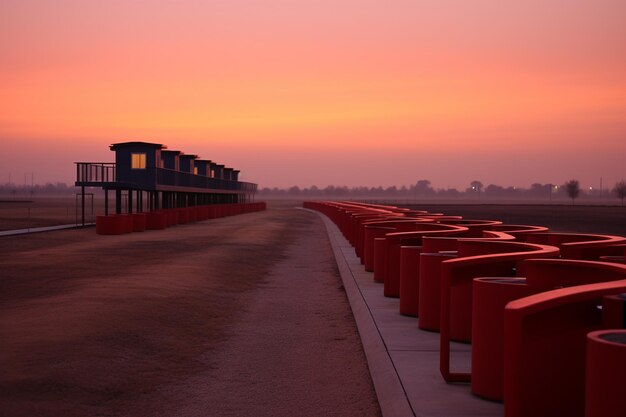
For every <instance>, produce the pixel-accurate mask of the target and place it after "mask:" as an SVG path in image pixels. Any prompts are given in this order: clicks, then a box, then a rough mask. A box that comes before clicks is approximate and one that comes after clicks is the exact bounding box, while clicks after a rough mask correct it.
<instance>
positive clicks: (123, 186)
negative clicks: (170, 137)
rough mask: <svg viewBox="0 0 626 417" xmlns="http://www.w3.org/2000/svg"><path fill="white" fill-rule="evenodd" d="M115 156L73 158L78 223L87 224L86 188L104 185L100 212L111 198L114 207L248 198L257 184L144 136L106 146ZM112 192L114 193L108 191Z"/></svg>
mask: <svg viewBox="0 0 626 417" xmlns="http://www.w3.org/2000/svg"><path fill="white" fill-rule="evenodd" d="M110 149H111V150H112V151H113V152H115V162H114V163H107V162H76V186H78V187H81V197H82V198H81V201H82V204H81V206H82V224H83V225H84V224H85V188H86V187H102V188H103V189H104V199H105V203H104V212H105V215H108V214H109V199H110V198H111V197H114V198H115V213H116V214H123V213H133V212H145V211H156V210H160V209H170V208H182V207H193V206H205V205H212V204H236V203H250V202H253V200H254V195H255V193H256V192H257V185H256V184H253V183H249V182H243V181H239V171H238V170H236V169H233V168H228V167H226V166H224V165H220V164H217V163H216V162H213V161H210V160H205V159H200V158H199V157H198V155H193V154H185V153H183V152H180V151H175V150H168V149H167V147H166V146H164V145H162V144H158V143H148V142H122V143H115V144H113V145H111V146H110ZM110 194H113V196H111V195H110Z"/></svg>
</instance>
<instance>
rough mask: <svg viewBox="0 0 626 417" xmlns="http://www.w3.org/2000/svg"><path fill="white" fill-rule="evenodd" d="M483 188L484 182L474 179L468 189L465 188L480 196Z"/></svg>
mask: <svg viewBox="0 0 626 417" xmlns="http://www.w3.org/2000/svg"><path fill="white" fill-rule="evenodd" d="M482 190H483V183H482V182H480V181H478V180H474V181H472V182H470V186H469V188H468V189H467V190H465V191H466V192H467V193H468V194H476V195H477V196H478V197H480V192H481V191H482Z"/></svg>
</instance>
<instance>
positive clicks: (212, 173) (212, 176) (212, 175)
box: [211, 170, 215, 178]
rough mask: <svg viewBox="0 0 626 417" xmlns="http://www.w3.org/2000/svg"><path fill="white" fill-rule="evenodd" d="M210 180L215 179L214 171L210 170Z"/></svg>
mask: <svg viewBox="0 0 626 417" xmlns="http://www.w3.org/2000/svg"><path fill="white" fill-rule="evenodd" d="M211 178H215V171H214V170H211Z"/></svg>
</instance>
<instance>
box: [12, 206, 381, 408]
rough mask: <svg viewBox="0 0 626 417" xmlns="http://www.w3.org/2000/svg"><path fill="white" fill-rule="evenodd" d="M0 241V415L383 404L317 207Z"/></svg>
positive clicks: (276, 209)
mask: <svg viewBox="0 0 626 417" xmlns="http://www.w3.org/2000/svg"><path fill="white" fill-rule="evenodd" d="M288 206H289V204H286V205H283V206H282V207H277V208H275V209H273V210H268V211H265V212H258V213H251V214H246V215H242V216H235V217H229V218H223V219H216V220H210V221H206V222H201V223H195V224H190V225H181V226H177V227H174V228H170V229H167V230H163V231H149V232H145V233H133V234H128V235H121V236H98V235H96V234H95V232H94V229H93V228H89V229H82V230H67V231H57V232H49V233H39V234H31V235H21V236H13V237H4V238H0V265H2V274H1V279H0V340H2V343H1V344H0V369H2V372H1V374H0V415H2V416H5V415H6V416H69V417H71V416H138V415H143V416H176V415H180V416H207V415H226V416H228V415H232V416H239V415H254V416H263V415H266V416H292V415H300V416H318V415H337V416H348V415H355V416H361V415H368V416H369V415H374V416H375V415H379V414H380V410H379V408H378V404H377V402H376V396H375V393H374V390H373V387H372V383H371V379H370V376H369V372H368V369H367V365H366V360H365V357H364V354H363V351H362V347H361V343H360V340H359V336H358V332H357V330H356V327H355V324H354V320H353V317H352V314H351V311H350V307H349V305H348V302H347V300H346V296H345V292H344V290H343V287H342V285H341V281H340V278H339V276H338V273H337V267H336V263H335V260H334V257H333V254H332V251H331V249H330V247H329V243H328V237H327V235H326V232H325V229H324V227H323V225H322V223H321V221H320V219H319V218H318V216H317V215H315V214H311V213H307V212H305V211H301V210H296V209H294V208H290V207H288Z"/></svg>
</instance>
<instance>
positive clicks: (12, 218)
mask: <svg viewBox="0 0 626 417" xmlns="http://www.w3.org/2000/svg"><path fill="white" fill-rule="evenodd" d="M113 204H114V202H113V199H111V200H110V201H109V205H110V207H109V210H110V212H113V210H114V207H113ZM297 205H301V202H299V201H296V200H271V201H268V206H269V207H274V208H281V207H294V206H297ZM85 212H86V222H87V223H90V222H93V221H94V219H95V216H97V215H102V214H104V198H103V197H101V196H95V197H94V198H93V211H92V199H91V197H88V198H87V199H86V210H85ZM79 223H80V201H77V200H76V197H75V196H73V195H72V196H62V197H34V198H32V199H30V198H22V197H20V198H12V197H0V231H3V230H16V229H29V228H34V227H45V226H57V225H62V224H79Z"/></svg>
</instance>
